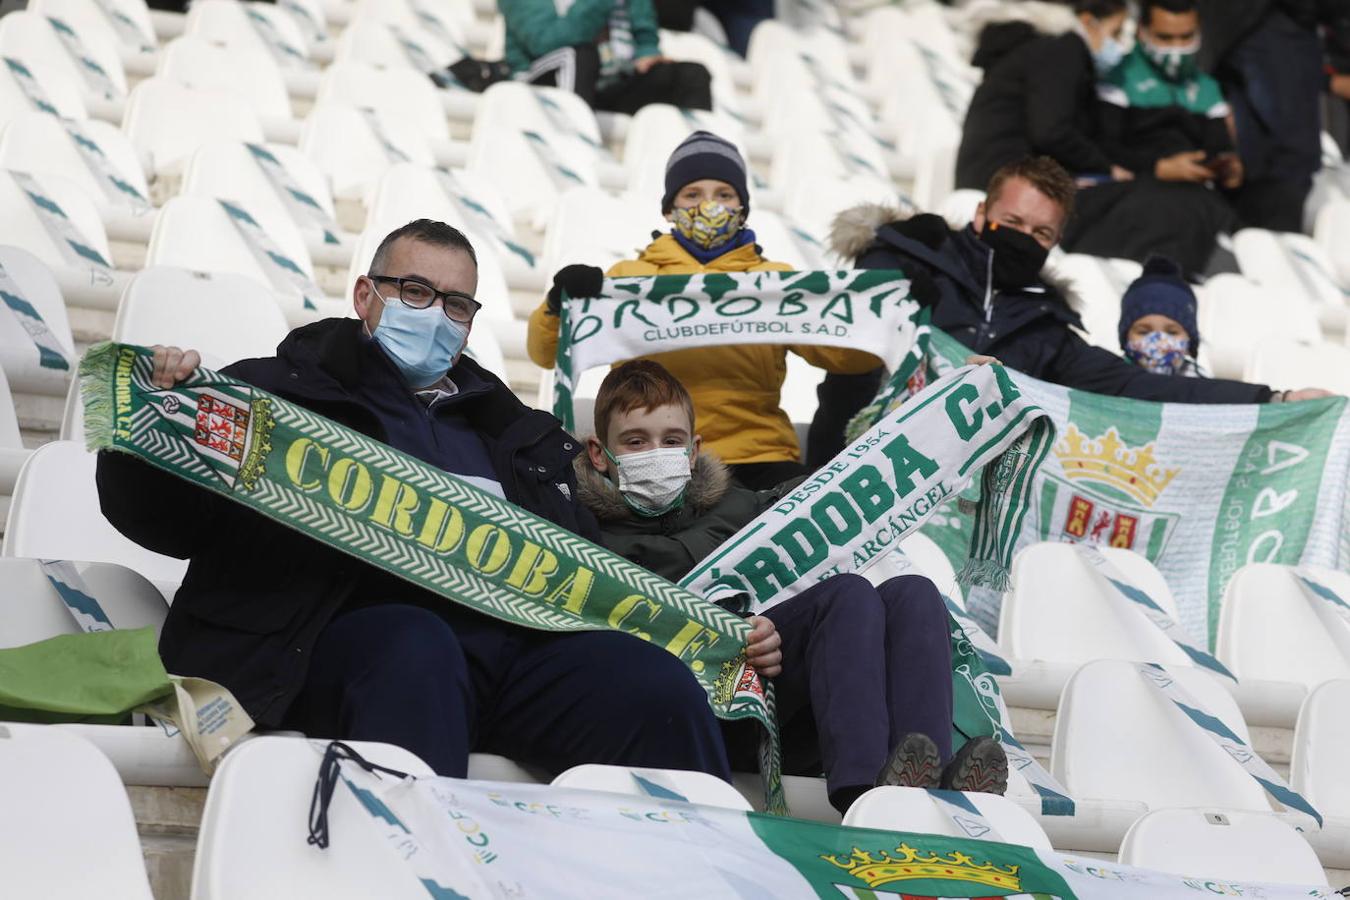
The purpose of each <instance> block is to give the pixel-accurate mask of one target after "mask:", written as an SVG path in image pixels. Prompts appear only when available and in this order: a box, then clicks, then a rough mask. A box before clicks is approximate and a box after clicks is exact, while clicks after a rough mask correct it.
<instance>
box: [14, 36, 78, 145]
mask: <svg viewBox="0 0 1350 900" xmlns="http://www.w3.org/2000/svg"><path fill="white" fill-rule="evenodd" d="M7 18H8V17H7ZM15 62H16V63H18V65H21V66H22V65H24V63H21V62H19V61H18V60H15ZM25 68H26V67H25ZM29 71H30V73H32V75H33V77H34V78H36V79H37V80H38V83H39V85H40V86H41V88H42V91H43V93H44V94H45V95H46V97H47V100H48V101H49V102H50V103H51V104H52V106H54V107H56V111H57V112H58V113H60V115H61V117H62V118H65V119H79V120H83V119H85V118H87V117H88V115H89V113H88V112H87V111H86V110H85V107H84V100H83V99H82V97H81V96H80V89H79V85H76V84H72V83H69V82H66V81H62V80H57V81H55V83H52V82H51V81H50V80H47V81H44V80H43V79H42V78H41V77H40V76H41V75H42V74H43V72H42V70H41V69H39V70H38V71H37V72H33V71H32V69H29ZM20 84H21V82H20V81H19V78H18V76H16V75H15V74H14V73H12V72H11V71H10V69H9V66H7V65H0V124H3V123H5V122H8V121H9V120H10V119H12V118H13V117H14V116H16V115H18V114H19V113H24V112H32V111H34V110H37V108H38V107H37V106H36V105H35V103H34V101H33V100H32V99H30V98H29V96H28V94H27V93H25V91H24V90H23V88H22V87H21V86H20Z"/></svg>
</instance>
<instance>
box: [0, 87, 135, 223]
mask: <svg viewBox="0 0 1350 900" xmlns="http://www.w3.org/2000/svg"><path fill="white" fill-rule="evenodd" d="M80 130H81V132H82V134H83V135H84V136H85V137H86V138H88V139H89V140H91V141H93V142H94V143H95V144H97V145H98V148H99V150H101V151H103V155H104V157H106V158H107V160H108V164H109V166H110V167H111V168H112V171H113V172H114V174H116V176H117V177H118V178H120V179H122V180H124V181H126V182H127V183H128V184H130V185H131V186H132V187H134V188H135V189H136V190H137V191H138V192H139V193H140V195H141V196H142V197H144V198H147V199H148V198H149V197H150V188H149V186H148V185H147V184H146V180H145V173H144V172H143V171H141V161H140V158H139V156H138V155H137V153H136V148H135V147H134V146H132V144H131V141H130V140H128V139H127V136H126V134H124V133H123V132H122V130H121V129H120V128H118V127H117V126H116V125H113V124H111V123H109V122H100V121H97V120H94V119H90V120H88V121H86V122H81V123H80ZM0 168H5V169H11V170H16V171H20V172H32V173H34V174H37V175H48V174H50V175H59V176H61V177H63V178H66V179H69V180H70V181H71V182H73V183H74V184H76V185H79V187H80V188H81V189H83V191H84V192H85V194H87V195H88V196H89V199H90V200H92V201H93V203H94V206H95V207H96V208H97V209H98V210H99V214H100V215H101V216H102V217H103V218H104V219H105V221H106V220H107V218H108V216H109V213H110V211H111V210H121V211H126V210H130V209H131V203H132V201H131V200H130V199H128V198H127V197H125V196H124V195H122V194H120V193H119V194H115V195H112V196H110V195H109V193H108V192H107V191H106V190H105V189H104V187H103V184H102V179H101V178H99V177H98V176H96V175H95V174H94V173H93V171H91V170H90V168H89V166H88V165H87V164H86V163H85V161H84V157H83V156H81V155H80V152H79V150H78V149H76V146H75V142H74V140H73V139H72V138H71V136H70V133H69V132H68V131H66V130H65V129H64V128H62V127H61V123H60V121H59V120H58V119H57V118H56V117H55V116H51V115H48V114H46V113H41V112H36V111H34V112H25V113H20V114H19V115H17V116H15V117H14V118H12V119H10V121H9V124H8V125H6V126H5V127H4V129H3V131H0ZM146 212H147V213H148V212H149V211H148V210H147V211H146Z"/></svg>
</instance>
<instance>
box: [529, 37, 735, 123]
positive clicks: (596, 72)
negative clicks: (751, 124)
mask: <svg viewBox="0 0 1350 900" xmlns="http://www.w3.org/2000/svg"><path fill="white" fill-rule="evenodd" d="M526 79H527V80H528V81H529V82H530V84H538V85H545V86H548V87H558V88H562V89H563V90H566V91H571V92H572V93H574V94H576V95H577V96H579V97H581V99H583V100H585V101H586V102H587V103H588V104H590V106H591V108H592V109H601V110H607V111H609V112H621V113H628V114H630V115H631V114H633V113H635V112H637V111H638V110H639V109H641V108H642V107H644V106H647V105H648V104H651V103H670V104H672V105H674V106H678V107H680V108H682V109H712V76H711V75H710V74H708V70H707V69H706V68H704V67H703V66H702V65H700V64H698V63H691V62H670V63H659V64H658V65H655V66H652V67H651V68H650V69H648V70H647V71H646V72H645V73H643V74H641V75H639V74H637V73H636V72H634V73H632V74H630V75H623V76H620V77H618V78H613V79H608V80H606V81H605V82H604V83H603V84H601V83H600V53H599V51H598V50H597V49H596V46H595V45H594V44H578V45H577V46H575V47H563V48H561V49H559V50H555V51H553V52H552V53H549V54H546V55H544V56H541V57H540V58H539V59H537V60H535V61H534V62H532V63H531V64H530V68H529V71H528V72H527V73H526Z"/></svg>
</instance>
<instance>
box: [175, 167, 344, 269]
mask: <svg viewBox="0 0 1350 900" xmlns="http://www.w3.org/2000/svg"><path fill="white" fill-rule="evenodd" d="M255 146H256V145H255ZM261 149H262V150H263V151H264V152H265V153H267V154H269V155H270V156H271V157H272V159H274V160H276V162H277V163H279V164H280V166H281V168H282V169H283V170H284V172H285V176H286V177H287V178H289V179H290V181H291V182H293V186H294V188H296V189H298V190H300V191H301V192H303V193H304V194H305V195H306V197H307V198H308V199H309V200H311V201H313V202H312V204H309V205H306V204H305V203H304V202H303V201H297V200H296V199H295V198H294V195H291V194H289V193H288V191H289V189H288V188H287V187H286V186H285V183H284V182H279V181H274V180H273V176H272V174H271V173H270V172H269V171H268V170H267V169H265V168H264V166H265V165H271V162H270V161H264V160H262V159H260V158H259V157H258V156H257V155H255V153H254V152H253V151H252V150H250V149H249V146H248V145H246V144H243V143H241V142H239V141H220V142H212V143H209V144H203V145H202V146H201V147H199V148H198V149H197V151H196V152H195V153H193V154H192V157H191V158H190V159H189V160H188V164H187V169H186V171H185V172H184V173H183V187H182V190H181V192H180V193H182V194H184V195H186V196H193V197H212V198H216V199H220V200H229V201H231V202H233V203H238V204H240V205H241V206H242V207H243V208H245V209H247V210H248V211H249V214H250V215H252V216H253V217H254V218H255V219H257V220H258V223H259V224H260V225H261V226H262V227H263V228H264V229H266V230H267V231H269V232H272V233H275V229H274V226H275V228H279V229H282V230H284V231H289V230H290V229H292V228H294V229H298V230H299V231H300V236H301V239H302V241H303V243H304V245H305V249H306V250H307V251H308V252H309V256H310V260H311V261H312V262H313V263H315V264H316V265H329V266H338V267H342V268H345V267H346V266H347V264H348V263H349V262H350V260H351V253H352V243H353V241H352V238H351V236H350V235H347V234H345V233H344V232H343V231H342V230H341V227H340V226H338V225H337V222H336V218H337V210H336V208H335V207H334V205H333V196H332V194H331V193H329V190H328V179H327V178H325V177H324V174H323V172H321V171H319V168H318V167H317V166H316V165H315V164H314V162H313V161H312V160H311V159H310V158H309V157H307V156H305V155H304V154H303V153H301V152H300V151H299V150H297V149H295V148H294V147H288V146H286V145H284V144H267V145H265V146H263V147H261ZM329 236H331V237H333V238H336V239H337V243H333V242H332V241H331V240H329Z"/></svg>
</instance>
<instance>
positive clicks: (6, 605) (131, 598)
mask: <svg viewBox="0 0 1350 900" xmlns="http://www.w3.org/2000/svg"><path fill="white" fill-rule="evenodd" d="M73 565H74V567H75V571H76V572H78V573H79V576H80V578H81V579H83V580H84V585H85V587H87V588H88V589H89V590H88V594H89V596H90V597H91V598H93V600H94V601H95V602H97V603H98V605H99V607H100V608H101V609H102V610H103V612H104V613H105V614H106V615H107V618H108V621H110V622H111V623H112V625H113V627H114V628H117V629H132V628H153V629H155V633H156V634H158V633H159V630H160V628H161V627H162V626H163V625H164V618H165V616H167V615H168V613H169V605H168V604H167V603H165V602H164V595H163V594H161V593H160V592H159V590H158V589H157V588H156V587H155V586H154V585H153V584H151V583H150V582H149V581H147V580H146V579H145V578H143V577H142V576H140V575H138V574H136V573H135V572H133V571H132V570H131V569H128V568H127V567H125V566H119V565H114V564H112V563H85V562H77V563H73ZM0 579H3V581H4V584H5V590H4V593H3V595H0V648H6V647H22V646H24V645H25V644H33V643H36V642H38V641H45V640H46V639H47V638H52V637H56V636H57V635H62V634H80V633H81V632H82V630H83V629H82V628H81V627H80V625H79V624H78V623H77V622H76V621H75V617H74V616H73V615H71V613H70V611H69V610H68V609H67V608H66V604H65V603H64V602H63V601H62V599H61V595H60V594H59V593H58V592H57V589H56V587H55V586H54V585H53V584H52V583H51V581H49V580H48V578H47V576H46V574H45V573H44V572H43V571H42V566H41V565H39V563H38V561H37V560H35V559H6V558H3V557H0Z"/></svg>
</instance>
